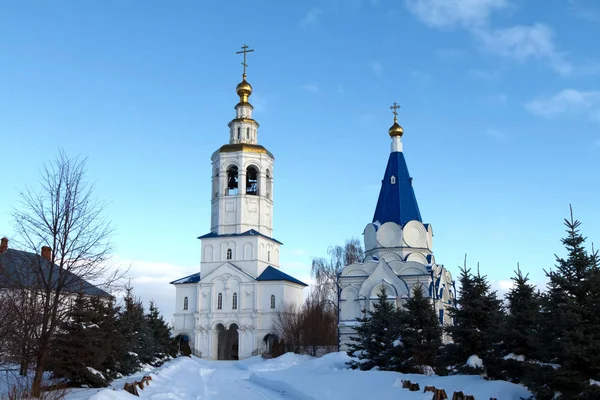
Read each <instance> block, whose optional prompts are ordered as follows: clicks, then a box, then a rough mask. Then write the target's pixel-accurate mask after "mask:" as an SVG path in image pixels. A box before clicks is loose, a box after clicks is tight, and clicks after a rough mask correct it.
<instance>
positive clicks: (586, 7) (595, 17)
mask: <svg viewBox="0 0 600 400" xmlns="http://www.w3.org/2000/svg"><path fill="white" fill-rule="evenodd" d="M593 4H594V3H593V2H592V1H586V0H569V8H570V10H571V12H572V13H573V15H575V16H576V17H577V18H579V19H582V20H584V21H588V22H598V21H600V8H598V7H597V6H596V7H594V6H593Z"/></svg>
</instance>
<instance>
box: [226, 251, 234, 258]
mask: <svg viewBox="0 0 600 400" xmlns="http://www.w3.org/2000/svg"><path fill="white" fill-rule="evenodd" d="M232 258H233V251H231V249H227V259H228V260H231V259H232Z"/></svg>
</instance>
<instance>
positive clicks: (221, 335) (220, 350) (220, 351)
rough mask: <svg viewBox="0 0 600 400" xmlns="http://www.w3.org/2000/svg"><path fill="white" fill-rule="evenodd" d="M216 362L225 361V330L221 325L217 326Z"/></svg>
mask: <svg viewBox="0 0 600 400" xmlns="http://www.w3.org/2000/svg"><path fill="white" fill-rule="evenodd" d="M215 329H216V330H217V360H226V358H225V347H226V342H227V330H226V329H225V327H224V326H223V324H217V326H216V327H215Z"/></svg>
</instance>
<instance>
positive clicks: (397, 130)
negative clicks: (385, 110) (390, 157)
mask: <svg viewBox="0 0 600 400" xmlns="http://www.w3.org/2000/svg"><path fill="white" fill-rule="evenodd" d="M399 108H400V106H399V105H398V104H397V103H396V102H394V104H393V105H392V106H391V107H390V109H391V110H392V112H393V113H394V125H392V126H391V128H390V129H389V130H388V133H389V134H390V136H391V137H394V136H399V137H402V135H404V129H403V128H402V127H401V126H400V124H398V111H397V110H398V109H399Z"/></svg>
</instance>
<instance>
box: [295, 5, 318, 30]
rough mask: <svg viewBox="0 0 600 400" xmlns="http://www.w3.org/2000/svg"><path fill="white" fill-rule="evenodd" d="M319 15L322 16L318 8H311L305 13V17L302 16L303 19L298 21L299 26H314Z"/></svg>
mask: <svg viewBox="0 0 600 400" xmlns="http://www.w3.org/2000/svg"><path fill="white" fill-rule="evenodd" d="M321 14H323V10H322V9H320V8H319V7H313V8H311V9H310V10H308V11H307V12H306V15H305V16H304V18H302V21H300V24H301V25H302V26H303V27H304V28H306V27H308V26H313V25H316V24H317V23H318V22H319V18H320V16H321Z"/></svg>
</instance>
